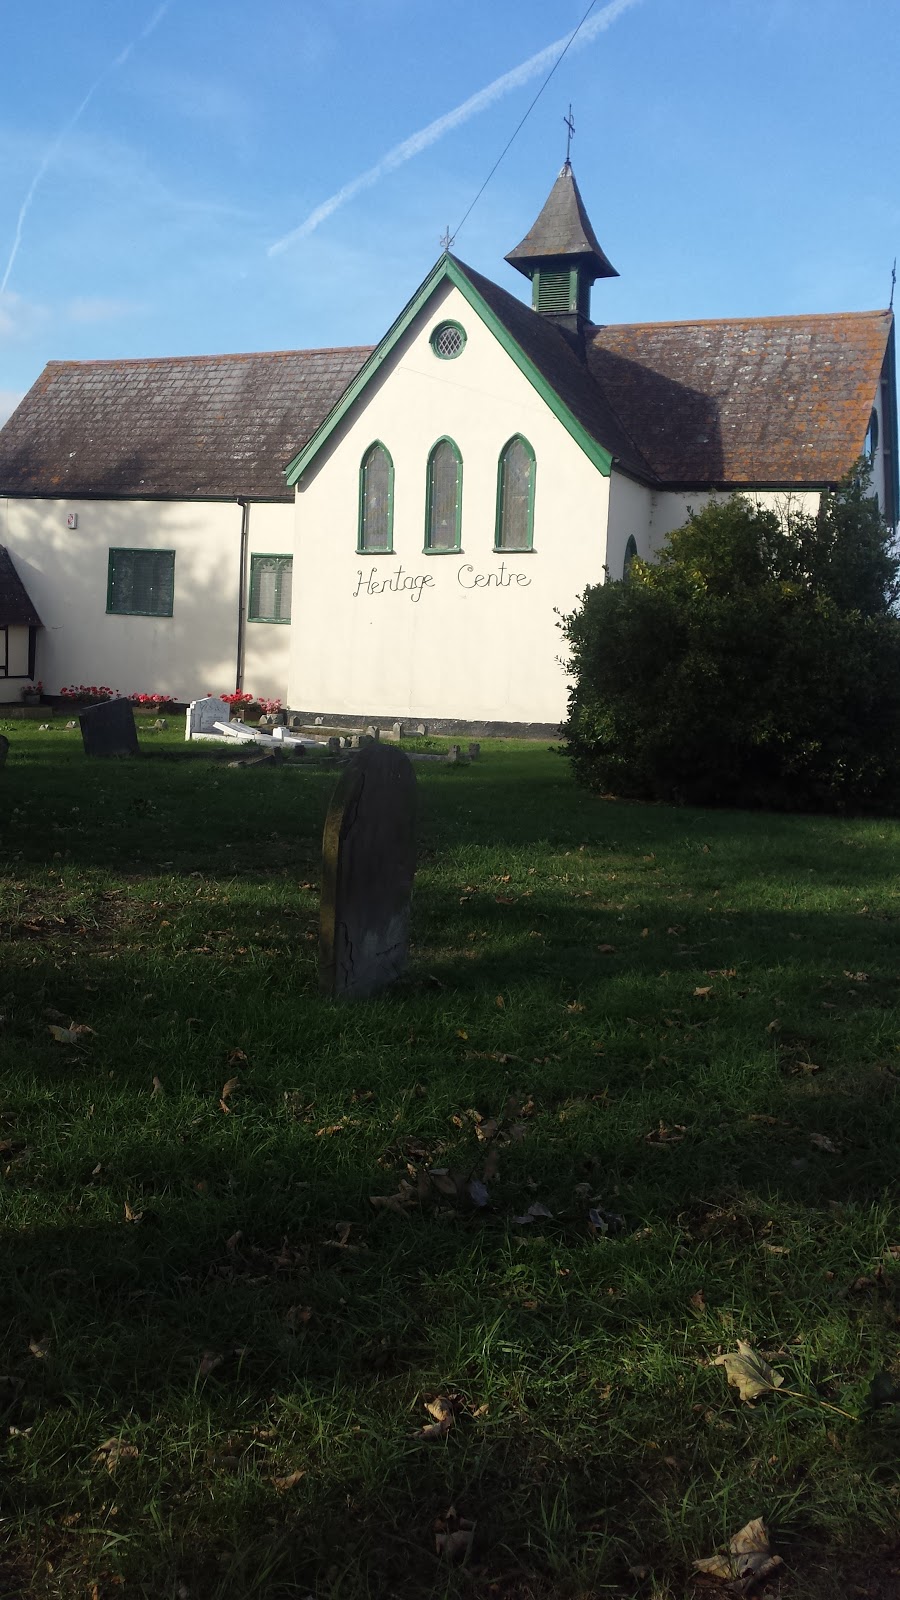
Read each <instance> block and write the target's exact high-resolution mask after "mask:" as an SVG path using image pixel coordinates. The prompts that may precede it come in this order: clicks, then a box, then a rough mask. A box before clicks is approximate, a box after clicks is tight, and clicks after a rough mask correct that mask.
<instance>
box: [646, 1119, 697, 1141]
mask: <svg viewBox="0 0 900 1600" xmlns="http://www.w3.org/2000/svg"><path fill="white" fill-rule="evenodd" d="M686 1133H687V1128H686V1127H685V1126H684V1123H683V1122H674V1123H673V1124H672V1126H671V1128H667V1127H666V1124H665V1123H664V1122H660V1125H659V1127H658V1128H654V1129H653V1132H652V1133H645V1134H644V1143H645V1144H652V1145H670V1144H680V1143H681V1141H682V1139H683V1138H684V1137H685V1135H686Z"/></svg>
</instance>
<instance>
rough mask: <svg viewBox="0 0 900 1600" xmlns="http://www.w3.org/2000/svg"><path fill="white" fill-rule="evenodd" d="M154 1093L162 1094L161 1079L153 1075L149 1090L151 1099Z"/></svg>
mask: <svg viewBox="0 0 900 1600" xmlns="http://www.w3.org/2000/svg"><path fill="white" fill-rule="evenodd" d="M155 1094H162V1079H161V1078H157V1077H156V1076H155V1075H154V1078H153V1088H152V1089H151V1090H150V1099H151V1100H152V1099H153V1096H154V1095H155Z"/></svg>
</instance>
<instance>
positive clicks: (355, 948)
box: [319, 744, 416, 1000]
mask: <svg viewBox="0 0 900 1600" xmlns="http://www.w3.org/2000/svg"><path fill="white" fill-rule="evenodd" d="M415 803H416V775H415V773H414V771H413V769H412V765H411V763H410V762H409V761H408V760H407V757H406V756H405V755H404V754H403V752H402V751H400V750H395V749H390V748H388V747H386V746H384V745H380V744H370V745H368V746H366V747H365V748H364V749H362V750H360V751H359V752H358V754H356V755H355V756H354V757H353V758H352V760H351V761H350V762H349V764H348V766H347V767H346V769H345V771H344V772H343V773H342V775H341V778H340V779H339V781H338V783H337V786H336V788H335V791H334V794H333V795H332V797H331V804H330V806H329V808H328V816H327V817H326V819H325V832H324V835H323V839H322V898H321V909H320V920H319V982H320V985H321V987H322V989H324V990H325V992H326V993H327V994H329V995H331V996H332V997H333V998H334V999H345V1000H362V999H364V998H365V997H366V996H367V995H370V994H374V993H375V991H376V990H378V989H383V988H385V987H386V986H387V985H388V984H391V983H394V982H395V981H396V979H397V978H399V977H400V975H401V974H402V973H403V972H405V971H406V967H407V965H408V963H409V913H410V902H411V899H412V886H413V878H414V876H415V870H416V843H415Z"/></svg>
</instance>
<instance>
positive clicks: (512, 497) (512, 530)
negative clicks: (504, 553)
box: [494, 433, 537, 551]
mask: <svg viewBox="0 0 900 1600" xmlns="http://www.w3.org/2000/svg"><path fill="white" fill-rule="evenodd" d="M523 457H524V459H525V461H526V462H527V481H526V485H525V490H524V493H523V492H522V489H521V487H518V486H516V485H514V484H513V483H512V482H511V478H512V473H513V471H514V470H515V468H516V467H517V465H518V463H519V462H521V460H522V458H523ZM536 476H537V462H536V460H535V454H534V450H533V449H532V447H531V445H530V444H529V442H528V440H527V439H526V438H525V437H524V435H523V434H521V433H514V434H513V436H512V438H511V439H507V441H506V443H505V445H504V446H503V449H502V450H501V451H500V456H499V459H498V461H497V514H496V519H495V522H494V549H495V550H518V551H525V550H533V549H534V485H535V478H536Z"/></svg>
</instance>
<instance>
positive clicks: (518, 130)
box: [447, 0, 597, 250]
mask: <svg viewBox="0 0 900 1600" xmlns="http://www.w3.org/2000/svg"><path fill="white" fill-rule="evenodd" d="M596 4H597V0H591V3H590V5H589V6H588V8H587V11H586V12H585V13H584V16H583V17H582V19H581V21H580V22H579V24H578V26H577V28H576V29H575V31H574V33H572V34H571V35H570V37H569V38H568V39H567V40H566V42H565V44H564V45H563V48H562V50H561V51H560V53H559V55H558V56H557V58H556V60H555V61H554V63H553V65H552V67H551V68H550V71H549V72H548V73H547V76H546V78H545V79H544V81H543V83H542V84H541V87H540V88H539V89H538V92H537V94H536V95H535V97H534V99H533V100H532V102H531V105H530V106H529V107H528V110H527V111H526V112H525V115H524V117H523V118H522V120H521V122H519V123H518V125H517V127H516V128H515V130H514V131H513V133H512V135H511V137H510V138H509V139H508V140H507V142H506V144H505V145H504V146H503V149H502V150H501V151H500V154H499V156H498V157H497V159H496V161H495V162H494V165H493V166H492V167H491V170H490V172H489V173H488V175H487V177H486V178H485V180H484V183H483V184H482V185H481V188H480V189H479V191H478V193H477V194H476V196H475V199H474V200H473V201H472V204H471V205H470V206H469V209H468V211H466V212H465V214H464V216H463V218H462V221H461V222H458V223H457V224H456V227H455V228H454V230H453V232H452V233H451V234H450V235H449V236H448V238H447V249H448V250H449V248H450V246H451V245H452V244H455V242H456V236H457V234H458V233H459V231H460V229H461V228H462V227H463V224H464V223H465V222H467V221H468V218H469V217H470V216H471V214H472V212H473V211H474V210H475V207H476V206H477V204H478V202H479V200H480V199H481V196H482V195H483V194H484V191H485V189H486V188H487V186H488V184H489V183H490V181H491V179H492V177H493V176H494V173H495V172H496V171H497V168H498V167H499V165H500V163H501V161H502V160H503V157H504V156H505V155H506V153H507V151H508V150H509V149H510V146H511V145H512V144H513V142H514V141H515V139H517V138H518V136H519V134H520V133H521V131H522V129H523V128H524V126H525V124H526V122H527V121H528V118H529V117H530V116H531V113H532V111H533V110H534V108H535V106H536V105H537V103H538V101H539V100H540V98H541V95H542V94H543V92H544V90H545V89H546V87H547V85H548V83H549V82H550V79H551V78H552V77H553V74H554V72H555V71H556V69H557V67H558V66H559V65H560V64H561V62H562V60H563V58H564V57H565V56H566V55H567V53H568V51H569V50H570V49H571V47H572V45H573V44H574V43H575V40H576V39H577V38H578V35H579V34H580V32H581V30H582V28H583V27H584V25H585V23H586V22H587V19H588V17H589V16H590V14H591V12H592V11H593V9H594V7H595V5H596Z"/></svg>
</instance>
